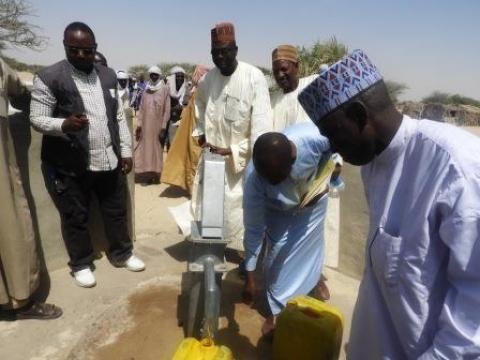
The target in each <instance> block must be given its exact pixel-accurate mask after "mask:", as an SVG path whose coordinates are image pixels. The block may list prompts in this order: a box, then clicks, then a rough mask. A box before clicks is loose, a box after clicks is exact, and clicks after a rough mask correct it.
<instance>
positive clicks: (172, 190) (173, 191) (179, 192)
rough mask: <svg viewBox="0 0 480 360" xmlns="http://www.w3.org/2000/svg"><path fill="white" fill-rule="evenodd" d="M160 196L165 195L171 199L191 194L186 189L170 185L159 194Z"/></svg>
mask: <svg viewBox="0 0 480 360" xmlns="http://www.w3.org/2000/svg"><path fill="white" fill-rule="evenodd" d="M159 196H160V197H165V198H170V199H177V198H181V197H187V198H189V197H190V194H189V193H188V192H187V191H185V190H184V189H182V188H180V187H178V186H174V185H170V186H169V187H167V188H166V189H165V190H163V191H162V193H161V194H160V195H159Z"/></svg>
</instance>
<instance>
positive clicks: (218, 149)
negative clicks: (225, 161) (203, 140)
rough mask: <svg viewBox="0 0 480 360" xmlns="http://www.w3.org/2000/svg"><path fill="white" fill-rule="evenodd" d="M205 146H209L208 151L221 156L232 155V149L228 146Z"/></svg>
mask: <svg viewBox="0 0 480 360" xmlns="http://www.w3.org/2000/svg"><path fill="white" fill-rule="evenodd" d="M207 146H208V147H209V148H210V152H212V153H214V154H218V155H222V156H228V155H232V150H230V148H221V147H218V146H215V145H212V144H207Z"/></svg>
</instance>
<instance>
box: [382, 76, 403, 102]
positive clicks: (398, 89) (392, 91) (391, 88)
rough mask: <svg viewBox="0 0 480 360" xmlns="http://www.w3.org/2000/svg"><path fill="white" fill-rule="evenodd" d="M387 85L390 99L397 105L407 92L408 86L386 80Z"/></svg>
mask: <svg viewBox="0 0 480 360" xmlns="http://www.w3.org/2000/svg"><path fill="white" fill-rule="evenodd" d="M385 85H386V86H387V89H388V93H389V95H390V98H391V99H392V101H393V102H394V103H397V102H398V98H399V97H400V95H402V94H403V93H404V92H405V90H407V89H408V86H407V85H406V84H404V83H400V82H397V81H393V80H385Z"/></svg>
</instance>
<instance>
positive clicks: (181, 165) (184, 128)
mask: <svg viewBox="0 0 480 360" xmlns="http://www.w3.org/2000/svg"><path fill="white" fill-rule="evenodd" d="M208 70H209V68H208V67H206V66H203V65H197V66H196V67H195V70H194V71H193V74H192V87H191V89H190V91H189V93H188V96H189V97H190V99H189V101H188V104H187V106H186V107H185V108H184V109H183V111H182V115H181V117H180V121H179V126H178V130H177V134H176V136H175V139H174V140H173V142H172V145H171V147H170V150H169V152H168V156H167V158H166V160H165V164H164V166H163V172H162V183H166V184H170V185H175V186H178V187H180V188H182V189H184V190H186V191H187V192H188V193H189V195H191V194H192V186H193V180H194V178H195V173H196V170H197V166H198V160H199V158H200V153H201V149H202V148H201V146H200V145H199V144H198V143H197V141H195V139H194V138H193V137H192V131H193V129H194V128H195V124H196V121H197V119H196V117H195V94H196V89H197V86H198V83H199V82H200V81H201V79H203V77H204V76H205V74H206V73H207V72H208Z"/></svg>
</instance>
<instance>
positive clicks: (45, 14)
mask: <svg viewBox="0 0 480 360" xmlns="http://www.w3.org/2000/svg"><path fill="white" fill-rule="evenodd" d="M29 1H30V3H31V4H32V6H33V8H34V12H35V14H36V16H35V17H32V18H31V19H30V21H31V22H32V23H34V24H36V25H38V26H39V27H40V28H41V29H40V33H41V34H42V35H44V36H46V37H47V38H48V45H47V47H46V48H45V49H44V50H43V51H40V52H35V51H30V50H25V49H20V50H17V49H12V50H9V51H7V55H8V56H13V57H15V58H17V59H18V60H20V61H23V62H26V63H29V64H41V65H49V64H53V63H54V62H56V61H59V60H61V59H63V58H64V50H63V46H62V37H63V30H64V28H65V26H66V25H68V24H69V23H70V22H72V21H83V22H85V23H87V24H88V25H89V26H90V27H91V28H92V29H93V30H94V32H95V35H96V38H97V43H98V49H99V51H101V52H102V53H103V54H104V55H105V56H106V57H107V59H108V63H109V66H111V67H113V68H114V69H116V70H120V69H127V68H128V66H130V65H135V64H147V65H150V64H157V63H160V62H192V63H202V64H206V65H212V63H211V58H210V29H211V28H212V27H213V26H214V25H215V23H218V22H222V21H231V22H233V23H234V24H235V30H236V37H237V44H238V47H239V54H238V58H239V60H242V61H245V62H248V63H251V64H254V65H259V66H265V67H270V66H271V51H272V50H273V49H274V48H275V47H276V46H277V45H279V44H286V43H289V44H293V45H301V46H310V45H312V44H313V43H314V42H315V41H325V40H328V39H329V38H331V37H332V36H335V37H336V38H337V40H338V41H340V42H342V43H344V44H346V45H347V47H348V49H350V50H353V49H357V48H360V49H363V50H365V52H366V53H367V54H368V55H369V57H370V59H371V60H372V61H373V62H374V63H375V64H376V65H377V67H378V68H379V69H380V71H381V73H382V75H383V77H384V78H385V79H388V80H395V81H398V82H402V83H405V84H406V85H407V86H408V87H409V89H408V90H407V91H406V92H405V94H404V95H403V96H402V99H403V100H419V99H421V98H422V97H424V96H427V95H429V94H430V93H431V92H432V91H434V90H440V91H445V92H451V93H459V94H462V95H465V96H470V97H473V98H476V99H480V91H479V84H480V21H479V15H480V1H479V0H455V1H454V0H448V1H447V0H397V1H390V0H363V1H359V0H336V1H332V0H329V1H324V0H308V1H307V0H295V1H285V0H277V1H262V0H257V1H246V0H243V1H240V0H236V1H235V0H223V1H221V0H203V1H200V0H180V1H178V0H177V1H172V0H170V1H168V2H167V1H158V0H157V1H154V0H150V1H147V0H115V1H113V0H103V1H100V0H82V1H78V0H77V1H71V0H29Z"/></svg>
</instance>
